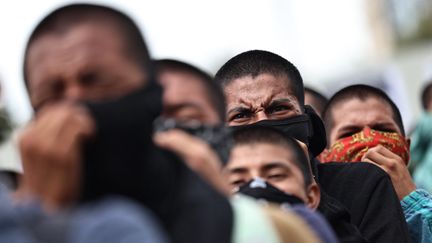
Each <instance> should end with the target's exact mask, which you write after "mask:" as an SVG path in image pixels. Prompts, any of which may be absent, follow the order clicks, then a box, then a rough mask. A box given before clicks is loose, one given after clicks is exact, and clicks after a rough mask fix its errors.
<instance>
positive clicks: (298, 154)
mask: <svg viewBox="0 0 432 243" xmlns="http://www.w3.org/2000/svg"><path fill="white" fill-rule="evenodd" d="M233 138H234V147H235V146H238V145H252V144H260V143H267V144H274V145H277V146H282V147H284V148H286V149H288V150H289V151H291V152H292V155H293V158H292V159H293V160H294V163H295V164H296V166H297V167H298V168H299V169H300V171H301V172H302V174H303V177H304V183H305V187H306V188H307V187H308V186H309V185H310V184H311V183H312V182H313V179H312V178H313V176H312V170H311V168H310V164H309V160H308V158H307V156H306V153H305V151H304V150H303V149H302V148H301V146H300V144H299V143H298V142H297V141H296V140H295V139H293V138H291V137H289V136H287V135H286V134H285V133H283V132H281V131H279V130H277V129H275V128H272V127H265V126H254V125H251V126H245V127H242V128H238V129H235V130H234V131H233Z"/></svg>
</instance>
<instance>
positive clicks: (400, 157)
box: [321, 85, 432, 242]
mask: <svg viewBox="0 0 432 243" xmlns="http://www.w3.org/2000/svg"><path fill="white" fill-rule="evenodd" d="M324 122H325V124H326V129H327V132H328V134H329V136H328V145H329V147H328V148H327V149H326V150H325V151H324V152H323V154H321V161H322V162H360V161H363V162H369V163H372V164H375V165H377V166H378V167H380V168H381V169H383V170H384V171H385V172H387V173H388V174H389V176H390V178H391V180H392V182H393V186H394V188H395V190H396V193H397V195H398V197H399V200H401V205H402V209H403V211H404V214H405V218H406V220H407V223H408V226H409V230H410V233H411V238H412V240H413V242H429V241H430V239H431V237H432V230H431V229H432V227H431V226H432V225H431V223H430V222H431V219H432V200H431V198H432V197H431V196H430V194H429V193H427V192H426V191H424V190H421V189H417V190H416V186H415V184H414V182H413V180H412V178H411V176H410V174H409V171H408V169H407V165H408V162H409V158H410V154H409V144H410V140H409V139H408V138H406V136H405V130H404V126H403V122H402V117H401V114H400V111H399V109H398V108H397V106H396V105H395V104H394V102H393V101H392V100H391V99H390V98H389V97H388V96H387V95H386V94H385V93H384V92H383V91H381V90H380V89H377V88H374V87H371V86H367V85H352V86H348V87H346V88H343V89H342V90H340V91H338V92H337V93H336V94H335V95H333V97H332V98H331V99H330V101H329V103H328V106H327V107H326V109H325V112H324ZM366 180H367V175H366V174H365V178H364V179H363V181H366ZM386 197H387V195H385V194H383V195H382V198H383V199H385V198H386ZM380 203H382V201H380ZM384 211H385V210H384Z"/></svg>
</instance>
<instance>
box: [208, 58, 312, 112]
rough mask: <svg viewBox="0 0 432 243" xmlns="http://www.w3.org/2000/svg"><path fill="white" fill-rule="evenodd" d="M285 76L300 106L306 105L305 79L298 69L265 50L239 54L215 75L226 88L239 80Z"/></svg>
mask: <svg viewBox="0 0 432 243" xmlns="http://www.w3.org/2000/svg"><path fill="white" fill-rule="evenodd" d="M264 73H268V74H272V75H274V76H285V77H287V79H288V82H289V84H288V85H289V87H290V88H291V89H292V92H293V93H294V95H295V97H296V98H297V99H298V101H299V103H300V106H301V107H303V105H304V90H303V79H302V77H301V75H300V72H299V71H298V69H297V68H296V67H295V66H294V65H293V64H292V63H291V62H289V61H288V60H286V59H285V58H283V57H281V56H279V55H277V54H275V53H272V52H269V51H263V50H251V51H246V52H243V53H240V54H238V55H237V56H235V57H233V58H231V59H230V60H228V61H227V62H226V63H225V64H224V65H223V66H222V67H221V68H220V69H219V71H217V73H216V75H215V79H216V81H217V82H219V83H221V84H222V86H224V87H226V86H227V85H228V84H230V83H231V82H232V81H234V80H235V79H238V78H242V77H246V76H252V78H255V77H257V76H258V75H260V74H264Z"/></svg>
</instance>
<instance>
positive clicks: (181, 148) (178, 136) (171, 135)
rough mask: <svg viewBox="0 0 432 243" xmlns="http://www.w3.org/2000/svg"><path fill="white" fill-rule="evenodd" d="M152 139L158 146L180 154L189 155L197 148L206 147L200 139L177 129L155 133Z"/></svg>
mask: <svg viewBox="0 0 432 243" xmlns="http://www.w3.org/2000/svg"><path fill="white" fill-rule="evenodd" d="M154 141H155V143H156V144H157V145H159V146H160V147H162V148H165V149H168V150H171V151H173V152H176V153H178V154H179V155H181V156H189V155H192V154H194V153H196V152H197V150H198V149H205V148H207V147H208V145H207V144H206V143H205V142H204V141H202V140H201V139H199V138H196V137H194V136H192V135H190V134H187V133H186V132H184V131H181V130H178V129H173V130H170V131H166V132H159V133H156V134H155V136H154Z"/></svg>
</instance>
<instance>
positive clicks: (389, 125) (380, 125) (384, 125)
mask: <svg viewBox="0 0 432 243" xmlns="http://www.w3.org/2000/svg"><path fill="white" fill-rule="evenodd" d="M371 128H372V129H374V130H378V131H379V130H389V129H391V130H394V131H395V132H398V133H399V130H400V129H399V127H398V126H396V125H395V124H393V123H391V122H378V123H375V124H373V125H372V126H371Z"/></svg>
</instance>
